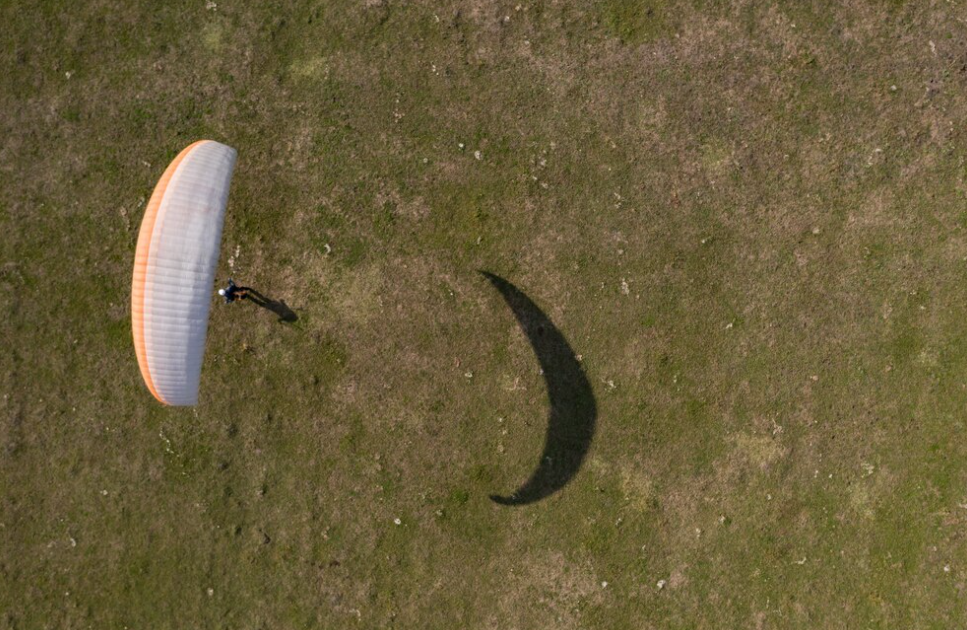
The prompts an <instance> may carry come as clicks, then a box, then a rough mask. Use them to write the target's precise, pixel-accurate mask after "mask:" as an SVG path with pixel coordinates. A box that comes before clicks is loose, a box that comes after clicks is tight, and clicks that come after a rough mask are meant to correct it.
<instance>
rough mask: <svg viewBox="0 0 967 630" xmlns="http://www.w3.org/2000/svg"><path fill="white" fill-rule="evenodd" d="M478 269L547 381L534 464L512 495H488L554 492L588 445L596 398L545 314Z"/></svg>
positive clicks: (532, 496)
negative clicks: (545, 415) (546, 408)
mask: <svg viewBox="0 0 967 630" xmlns="http://www.w3.org/2000/svg"><path fill="white" fill-rule="evenodd" d="M480 273H481V274H483V275H484V277H486V278H487V280H489V281H490V283H491V284H492V285H494V287H495V288H496V289H497V290H498V291H500V294H501V295H502V296H503V298H504V300H505V301H506V302H507V305H508V306H510V308H511V310H512V311H513V312H514V316H515V317H516V318H517V322H518V324H520V327H521V329H522V330H523V331H524V334H525V335H527V340H528V341H529V342H530V344H531V347H532V348H533V349H534V354H536V355H537V360H538V362H539V363H540V366H541V369H542V370H543V374H544V381H545V383H546V384H547V397H548V400H549V402H550V417H549V419H548V426H547V436H546V439H545V443H544V452H543V453H542V454H541V459H540V462H538V464H537V468H536V469H535V470H534V472H533V473H532V474H531V476H530V478H529V479H528V480H527V481H526V482H524V484H523V485H522V486H521V487H520V488H518V489H517V491H515V492H514V493H513V494H511V495H510V496H507V497H503V496H497V495H492V496H491V497H490V498H491V499H492V500H493V501H495V502H497V503H500V504H502V505H526V504H528V503H534V502H535V501H539V500H541V499H543V498H545V497H548V496H550V495H551V494H553V493H555V492H557V491H558V490H560V489H561V488H563V487H564V486H565V485H567V483H568V482H570V481H571V479H573V478H574V476H575V475H576V474H577V473H578V471H579V470H580V468H581V464H582V463H583V462H584V458H585V456H586V455H587V453H588V450H589V449H590V448H591V441H592V439H593V437H594V429H595V423H596V420H597V416H598V411H597V404H596V403H595V400H594V392H593V391H592V390H591V384H590V383H589V382H588V379H587V376H586V375H585V373H584V368H582V367H581V364H580V363H579V362H578V360H577V357H576V356H575V354H574V351H573V350H572V349H571V346H570V344H568V342H567V339H565V338H564V335H563V334H561V331H559V330H558V329H557V327H556V326H555V325H554V324H553V323H552V322H551V320H550V319H548V317H547V315H545V314H544V312H543V311H542V310H541V309H540V308H538V306H537V305H536V304H534V302H532V301H531V300H530V298H528V297H527V296H526V295H524V293H523V292H521V291H520V289H518V288H517V287H515V286H514V285H513V284H511V283H510V282H508V281H507V280H504V279H503V278H501V277H499V276H496V275H494V274H492V273H489V272H486V271H481V272H480Z"/></svg>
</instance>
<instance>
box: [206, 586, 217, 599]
mask: <svg viewBox="0 0 967 630" xmlns="http://www.w3.org/2000/svg"><path fill="white" fill-rule="evenodd" d="M207 592H208V596H209V597H211V596H212V595H214V594H215V589H213V588H211V587H208V591H207Z"/></svg>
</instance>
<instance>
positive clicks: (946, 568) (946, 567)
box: [943, 564, 950, 573]
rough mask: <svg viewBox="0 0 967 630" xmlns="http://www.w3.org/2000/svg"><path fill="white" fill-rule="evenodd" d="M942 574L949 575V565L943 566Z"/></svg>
mask: <svg viewBox="0 0 967 630" xmlns="http://www.w3.org/2000/svg"><path fill="white" fill-rule="evenodd" d="M943 572H944V573H950V565H949V564H947V565H944V568H943Z"/></svg>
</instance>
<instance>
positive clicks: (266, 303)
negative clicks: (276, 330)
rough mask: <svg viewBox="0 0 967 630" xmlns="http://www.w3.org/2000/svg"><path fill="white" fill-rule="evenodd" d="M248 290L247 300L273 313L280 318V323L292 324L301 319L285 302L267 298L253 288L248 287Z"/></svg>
mask: <svg viewBox="0 0 967 630" xmlns="http://www.w3.org/2000/svg"><path fill="white" fill-rule="evenodd" d="M246 289H247V293H246V295H245V299H247V300H248V301H249V302H252V303H254V304H256V305H258V306H261V307H262V308H264V309H267V310H269V311H272V312H273V313H275V314H276V315H277V316H278V317H279V321H280V322H287V323H292V322H294V321H296V320H298V319H299V316H298V315H296V314H295V311H293V310H292V309H291V308H289V306H288V305H287V304H286V303H285V301H284V300H273V299H271V298H267V297H265V296H264V295H262V294H261V293H259V292H258V291H256V290H255V289H253V288H251V287H246Z"/></svg>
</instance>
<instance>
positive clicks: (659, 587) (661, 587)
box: [656, 580, 666, 591]
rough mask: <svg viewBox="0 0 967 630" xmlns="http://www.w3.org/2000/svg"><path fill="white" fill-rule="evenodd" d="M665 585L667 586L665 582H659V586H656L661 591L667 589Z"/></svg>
mask: <svg viewBox="0 0 967 630" xmlns="http://www.w3.org/2000/svg"><path fill="white" fill-rule="evenodd" d="M665 584H666V582H665V580H658V584H656V586H657V587H658V590H659V591H660V590H661V589H663V588H665Z"/></svg>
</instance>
